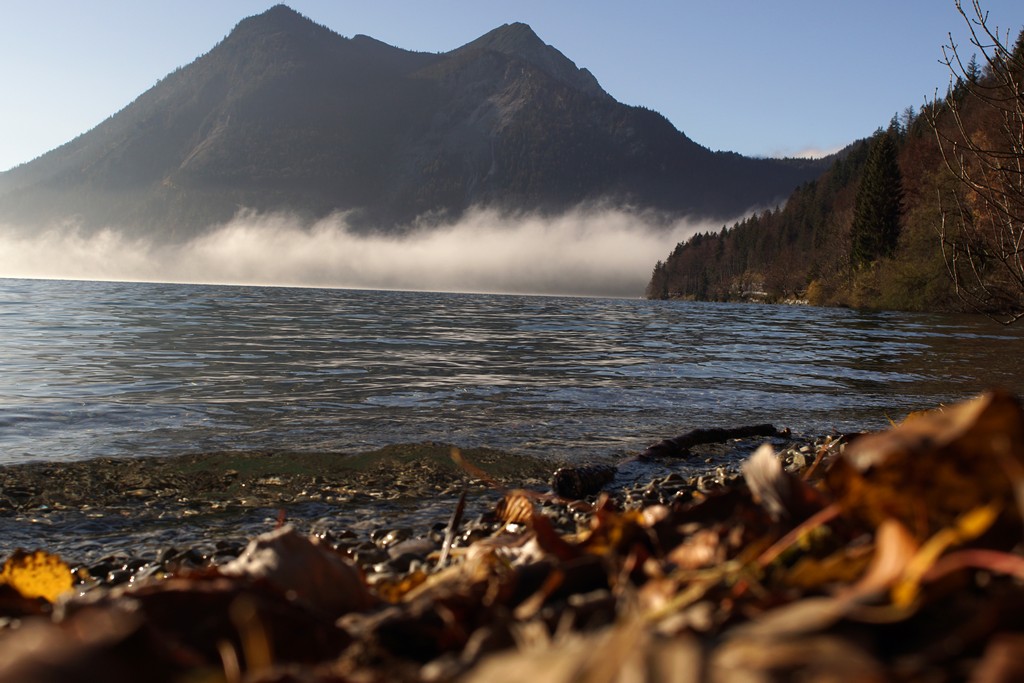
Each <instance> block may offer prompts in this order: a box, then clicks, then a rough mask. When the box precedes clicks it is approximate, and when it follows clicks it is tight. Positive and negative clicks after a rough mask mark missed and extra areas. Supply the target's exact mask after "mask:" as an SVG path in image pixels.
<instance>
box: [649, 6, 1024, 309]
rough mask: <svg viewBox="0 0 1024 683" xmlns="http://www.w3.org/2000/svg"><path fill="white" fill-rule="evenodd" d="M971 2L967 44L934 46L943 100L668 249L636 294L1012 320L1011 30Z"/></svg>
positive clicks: (1016, 206) (1023, 71)
mask: <svg viewBox="0 0 1024 683" xmlns="http://www.w3.org/2000/svg"><path fill="white" fill-rule="evenodd" d="M975 8H976V12H977V16H969V15H968V13H967V12H964V11H963V10H962V14H963V15H964V19H965V20H966V21H967V22H968V26H970V27H971V30H972V35H973V36H974V37H973V40H972V47H973V48H975V49H976V50H977V52H975V53H973V54H965V53H966V52H967V49H966V48H965V47H958V46H955V45H950V46H947V47H946V48H944V54H945V55H946V59H945V61H946V63H947V65H948V66H949V68H950V72H951V74H952V76H953V78H952V79H951V84H950V87H949V89H948V90H947V92H946V94H945V96H943V97H941V98H939V97H937V98H935V99H934V100H932V101H929V102H925V103H924V104H923V106H922V107H921V108H920V110H917V109H915V108H914V107H913V106H908V107H907V108H906V109H905V110H904V111H903V112H901V113H898V114H896V115H894V116H893V118H892V120H891V121H890V122H889V124H888V126H886V127H884V128H879V129H878V130H877V131H876V132H875V134H874V135H873V136H871V137H870V138H868V139H866V140H861V141H858V142H856V143H854V144H852V145H850V146H849V147H848V148H847V149H845V150H844V151H843V152H842V153H841V154H840V155H839V157H838V159H837V160H836V161H835V163H834V164H833V166H832V167H831V168H830V169H829V170H828V171H826V172H825V173H824V175H822V176H821V177H820V178H819V179H817V180H814V181H811V182H808V183H806V184H804V185H802V186H800V187H799V188H797V190H796V191H794V193H793V194H792V195H791V196H790V197H789V199H788V200H787V201H786V203H785V205H784V206H782V207H776V208H774V209H770V210H766V211H763V212H760V213H757V214H754V215H752V216H751V217H749V218H747V219H745V220H743V221H741V222H738V223H736V224H734V225H732V226H731V227H729V226H723V227H722V229H721V230H720V231H718V232H705V233H700V234H696V235H693V236H692V237H691V238H690V239H689V240H687V241H685V242H681V243H679V244H678V245H676V247H675V249H674V250H673V251H672V253H671V254H670V255H669V256H668V258H667V259H666V260H665V261H663V262H659V263H658V264H657V265H656V266H655V267H654V272H653V274H652V277H651V280H650V283H649V285H648V288H647V296H648V297H649V298H677V299H695V300H711V301H762V302H806V303H810V304H814V305H826V306H852V307H857V308H879V309H895V310H916V311H956V310H974V311H979V312H983V313H986V314H988V315H991V316H992V317H995V318H997V319H999V320H1001V321H1002V322H1013V321H1015V320H1017V319H1019V318H1021V317H1024V236H1022V234H1024V89H1022V80H1024V31H1021V33H1020V34H1019V35H1018V36H1017V39H1016V41H1015V42H1012V43H1011V42H1010V41H1009V39H1008V36H1002V37H1001V36H1000V35H998V34H997V33H996V31H995V29H992V28H990V25H989V24H988V22H987V15H985V14H982V13H981V10H980V8H979V7H978V6H977V4H975ZM1011 46H1012V47H1011Z"/></svg>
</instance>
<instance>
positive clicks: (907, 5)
mask: <svg viewBox="0 0 1024 683" xmlns="http://www.w3.org/2000/svg"><path fill="white" fill-rule="evenodd" d="M273 4H274V2H273V1H272V0H262V1H261V0H216V2H210V0H176V2H160V3H156V2H150V1H149V0H144V1H142V2H140V1H139V0H90V1H89V2H84V1H81V0H0V93H2V95H0V97H2V99H0V131H2V134H0V141H2V142H0V169H6V168H9V167H11V166H13V165H16V164H18V163H22V162H25V161H29V160H31V159H32V158H34V157H36V156H38V155H40V154H42V153H44V152H46V151H48V150H50V149H52V148H54V147H56V146H58V145H60V144H62V143H64V142H66V141H68V140H70V139H72V138H73V137H75V136H76V135H78V134H80V133H83V132H85V131H86V130H88V129H89V128H91V127H93V126H95V125H96V124H97V123H99V122H100V121H102V120H103V119H104V118H106V117H107V116H109V115H111V114H113V113H114V112H116V111H117V110H119V109H120V108H122V107H123V106H125V105H126V104H128V103H129V102H130V101H131V100H133V99H134V98H135V97H137V96H138V95H139V94H141V93H142V92H143V91H145V90H146V89H147V88H149V87H150V86H152V85H153V84H154V83H155V82H156V81H157V80H159V79H160V78H162V77H163V76H164V75H166V74H167V73H168V72H170V71H172V70H174V69H175V68H176V67H178V66H183V65H185V64H187V63H189V62H191V61H192V60H194V59H195V58H197V57H198V56H199V55H201V54H202V53H204V52H206V51H208V50H209V49H210V48H212V47H213V46H214V45H215V44H216V43H217V42H218V41H219V40H221V39H222V38H223V37H224V36H225V35H226V34H227V33H229V32H230V31H231V29H232V27H233V26H234V25H235V24H236V23H237V22H238V21H239V20H241V19H242V18H244V17H246V16H250V15H252V14H257V13H259V12H262V11H264V10H265V9H267V8H268V7H270V6H271V5H273ZM288 4H290V6H291V7H293V8H294V9H296V10H298V11H299V12H302V13H303V14H305V15H306V16H308V17H310V18H312V19H314V20H315V21H317V22H318V23H321V24H324V25H326V26H328V27H329V28H331V29H333V30H335V31H337V32H338V33H340V34H341V35H343V36H352V35H355V34H358V33H363V34H367V35H370V36H373V37H374V38H377V39H379V40H383V41H384V42H387V43H390V44H392V45H396V46H399V47H403V48H407V49H415V50H423V51H430V52H441V51H447V50H450V49H453V48H455V47H458V46H459V45H462V44H464V43H466V42H469V41H470V40H472V39H474V38H476V37H478V36H479V35H481V34H483V33H485V32H487V31H488V30H490V29H492V28H494V27H496V26H499V25H501V24H503V23H507V22H512V21H524V22H526V23H528V24H530V25H531V26H532V27H533V28H534V30H535V31H536V32H537V34H538V35H540V37H541V38H542V39H543V40H544V41H545V42H547V43H550V44H552V45H554V46H555V47H557V48H558V49H559V50H561V51H562V52H563V53H564V54H565V55H566V56H567V57H569V58H570V59H572V60H573V61H574V62H576V64H577V65H578V66H585V67H587V68H588V69H590V71H591V72H593V73H594V75H595V76H596V77H597V79H598V80H599V81H600V82H601V84H602V86H604V88H605V90H607V91H608V92H609V93H611V94H612V95H613V96H614V97H615V98H616V99H618V100H620V101H622V102H625V103H627V104H634V105H643V106H645V107H649V108H651V109H655V110H657V111H659V112H661V113H662V114H664V115H665V116H667V117H668V118H669V120H671V121H672V123H673V124H675V126H676V127H677V128H679V129H680V130H682V131H683V132H685V133H686V134H687V135H688V136H690V137H691V138H692V139H694V140H695V141H697V142H698V143H700V144H702V145H705V146H706V147H710V148H711V149H726V150H732V151H736V152H740V153H742V154H747V155H762V156H764V155H786V154H788V155H795V154H799V153H802V152H806V151H808V150H823V151H830V150H833V149H836V148H838V147H841V146H843V145H845V144H847V143H848V142H850V141H852V140H854V139H856V138H859V137H864V136H866V135H869V134H870V133H871V132H872V131H873V130H874V129H875V128H877V127H879V126H881V125H884V124H886V123H887V122H888V120H889V118H890V117H891V116H892V115H893V114H894V113H896V112H897V111H901V110H903V109H904V108H905V107H906V106H908V105H914V106H915V107H919V106H920V104H921V103H922V102H923V101H924V99H925V98H926V97H929V96H931V95H932V94H933V93H934V92H935V89H936V88H940V89H943V88H944V87H945V85H946V83H947V82H948V74H947V72H946V71H945V68H944V67H943V66H941V65H940V64H939V63H938V60H939V58H940V57H941V56H942V53H941V47H942V45H943V44H944V43H946V42H947V41H948V37H947V33H948V32H950V31H952V32H953V33H954V37H955V38H956V39H957V40H961V41H963V42H964V43H966V40H965V39H964V38H963V35H964V28H965V27H964V23H963V20H962V19H961V18H960V17H959V15H958V14H957V12H956V9H955V6H954V3H953V0H772V1H771V2H766V1H765V0H700V1H699V2H697V1H691V0H653V1H648V2H637V3H630V4H628V5H627V3H624V2H621V0H617V1H616V2H611V1H608V0H518V1H517V2H496V1H493V0H475V1H471V0H433V1H432V2H424V1H422V0H415V1H413V0H373V2H368V1H367V0H358V1H357V2H356V1H349V0H292V1H291V2H290V3H288ZM984 8H985V9H987V10H988V11H989V13H990V20H991V23H992V24H993V25H998V26H999V27H1000V28H1004V29H1005V28H1009V29H1011V31H1012V34H1013V37H1015V36H1016V33H1017V31H1018V30H1019V28H1020V27H1021V26H1022V25H1024V3H1021V2H1020V0H987V1H986V2H984Z"/></svg>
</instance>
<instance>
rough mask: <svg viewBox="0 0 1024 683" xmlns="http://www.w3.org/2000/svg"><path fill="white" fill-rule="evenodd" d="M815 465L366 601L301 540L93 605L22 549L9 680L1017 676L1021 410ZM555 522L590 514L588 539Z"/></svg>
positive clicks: (486, 553)
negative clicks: (572, 525) (574, 526)
mask: <svg viewBox="0 0 1024 683" xmlns="http://www.w3.org/2000/svg"><path fill="white" fill-rule="evenodd" d="M812 455H813V456H815V457H814V458H813V462H811V463H809V464H808V466H806V467H804V468H802V469H790V470H787V469H786V468H784V467H783V465H782V461H781V460H780V459H779V458H778V457H777V455H776V454H775V452H774V451H773V449H772V447H771V446H769V445H765V446H763V447H762V448H761V449H760V450H758V451H757V452H756V453H755V454H754V455H753V456H752V457H751V458H749V460H748V461H746V462H745V463H744V465H743V467H742V477H741V478H740V479H738V480H736V482H735V483H733V484H731V485H727V486H724V487H722V488H720V489H716V490H713V491H710V492H708V493H705V494H697V495H695V496H692V497H688V500H687V502H682V501H680V502H674V503H671V504H667V505H648V506H644V507H639V508H625V509H623V508H621V507H619V506H617V505H616V504H615V503H614V502H613V500H614V499H613V497H609V496H608V495H606V494H602V495H601V497H599V498H597V499H596V500H593V499H592V500H591V501H590V502H585V501H576V502H570V501H564V500H563V501H558V500H552V498H551V494H549V493H544V492H529V491H523V492H509V493H508V494H507V495H506V497H505V499H504V500H503V501H502V503H501V504H500V505H499V509H498V510H497V511H496V512H497V514H498V515H499V517H500V519H501V520H503V521H502V524H503V526H500V528H499V530H498V531H497V532H495V533H494V534H493V535H491V536H490V537H487V538H484V539H481V540H478V541H476V542H475V543H473V544H472V545H470V546H468V547H465V548H455V549H452V550H451V551H450V559H446V560H444V561H442V562H439V563H437V565H436V566H435V567H434V568H433V569H431V570H424V569H423V568H419V569H416V570H413V571H410V573H409V574H407V575H406V576H404V577H402V578H400V579H399V580H394V581H389V582H382V583H377V584H374V585H369V584H367V582H366V580H365V579H364V578H363V576H362V575H361V574H360V572H359V571H358V569H356V567H355V566H354V565H352V564H351V563H350V562H349V561H348V560H347V559H346V558H344V557H342V556H341V555H340V554H339V553H338V552H337V551H335V550H333V549H332V548H331V547H330V546H328V545H326V544H324V543H323V542H321V541H319V540H318V539H316V538H309V537H306V536H305V535H303V534H301V533H299V532H298V531H296V530H294V529H291V528H289V527H282V528H280V529H277V530H275V531H272V532H269V533H268V534H265V535H264V536H261V537H259V538H257V539H255V540H254V541H253V542H252V543H251V544H250V546H249V548H248V549H247V550H246V552H245V553H243V554H242V555H241V556H240V557H239V558H238V559H236V560H234V561H232V562H231V563H229V564H227V565H225V566H222V567H220V568H216V569H208V570H201V571H197V570H192V571H184V570H183V571H181V572H179V573H172V574H168V575H162V576H152V577H149V578H148V579H146V580H143V581H140V582H138V583H136V584H129V585H126V586H121V587H117V588H112V589H93V590H91V591H85V592H84V594H82V595H77V594H76V591H75V590H70V591H68V590H66V589H67V588H68V587H69V586H70V585H71V582H70V580H69V579H68V569H67V567H66V565H63V564H62V563H60V561H59V560H57V559H56V558H53V557H51V556H48V555H46V554H45V553H33V554H21V555H19V556H17V557H15V558H12V559H11V560H9V561H8V565H7V566H5V568H4V570H3V573H2V576H3V580H4V582H5V583H6V584H7V588H6V591H7V592H6V593H4V592H3V591H0V597H2V600H0V610H3V612H4V614H5V615H6V616H7V622H6V623H7V624H8V627H7V628H6V629H5V630H4V631H3V632H0V680H3V681H23V680H32V681H86V680H96V679H97V678H98V679H100V680H104V681H110V682H117V681H129V680H150V681H182V680H189V681H353V680H355V681H383V680H399V681H403V680H404V681H427V680H429V681H437V680H466V681H513V680H536V681H551V682H555V681H557V682H562V681H566V682H567V681H578V680H585V681H615V680H621V681H625V680H676V679H675V678H672V676H684V677H683V678H681V679H679V680H711V681H723V680H737V679H742V680H777V679H778V678H779V677H781V678H792V677H794V676H797V677H804V678H806V679H808V680H851V681H852V680H856V681H864V680H879V681H881V680H923V679H927V680H935V681H944V680H961V679H963V678H966V677H969V676H971V675H974V676H977V677H979V679H982V678H983V679H984V680H1014V679H1015V678H1016V677H1017V676H1019V675H1020V673H1021V672H1022V669H1021V663H1020V662H1021V653H1024V617H1022V614H1024V611H1022V610H1021V607H1022V606H1024V545H1022V541H1024V536H1022V533H1024V525H1022V519H1024V515H1022V510H1024V494H1022V491H1024V410H1022V408H1021V405H1020V403H1019V402H1018V401H1017V400H1016V399H1015V398H1014V397H1012V396H1010V395H1008V394H1006V393H1002V392H993V393H989V394H986V395H984V396H982V397H980V398H978V399H976V400H974V401H971V402H968V403H965V404H962V405H958V406H953V407H948V408H942V409H936V410H934V411H929V412H926V413H923V414H917V415H912V416H911V417H909V418H908V419H907V420H906V421H905V422H904V423H902V424H900V425H899V426H896V427H894V428H892V429H891V430H888V431H885V432H880V433H876V434H869V435H864V436H859V437H858V438H856V439H854V440H852V441H850V442H849V443H847V442H846V441H845V440H844V439H831V440H828V441H826V442H825V443H823V445H822V447H821V448H820V450H819V451H818V452H817V453H815V454H812ZM467 465H468V466H470V467H472V464H469V463H467ZM551 505H571V506H573V509H575V510H577V511H581V512H585V514H584V516H583V517H581V520H582V521H581V524H580V527H579V528H578V530H577V532H576V533H573V534H565V533H563V532H558V531H556V529H555V527H554V526H553V525H552V523H551V521H550V519H549V517H548V516H547V515H546V514H545V510H547V509H548V508H549V507H550V506H551ZM14 626H17V628H14ZM684 674H685V675H684Z"/></svg>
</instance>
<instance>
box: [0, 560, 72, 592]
mask: <svg viewBox="0 0 1024 683" xmlns="http://www.w3.org/2000/svg"><path fill="white" fill-rule="evenodd" d="M0 582H3V583H6V584H7V585H9V586H12V587H13V588H15V589H16V590H17V591H18V592H19V593H21V595H22V596H24V597H26V598H43V599H44V600H47V601H49V602H54V601H55V600H56V599H57V598H58V597H60V595H62V594H63V593H66V592H67V591H69V590H71V569H70V568H69V567H68V565H67V564H65V562H64V560H62V559H60V558H59V557H57V556H56V555H51V554H50V553H47V552H45V551H43V550H36V551H35V552H33V553H28V552H25V551H23V550H17V551H15V552H14V554H13V555H11V556H10V557H8V558H7V561H6V562H4V566H3V570H0Z"/></svg>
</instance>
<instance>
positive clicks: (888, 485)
mask: <svg viewBox="0 0 1024 683" xmlns="http://www.w3.org/2000/svg"><path fill="white" fill-rule="evenodd" d="M1008 463H1013V464H1015V465H1017V466H1018V469H1019V466H1020V465H1024V410H1022V409H1021V406H1020V403H1019V402H1018V401H1017V400H1016V399H1015V398H1014V397H1013V396H1011V395H1010V394H1008V393H1005V392H1001V391H995V392H990V393H988V394H985V395H983V396H981V397H980V398H977V399H975V400H973V401H970V402H967V403H963V404H960V405H957V406H953V407H950V408H947V409H945V410H943V411H934V412H930V413H927V414H924V415H921V416H919V417H916V418H915V419H913V420H910V421H908V422H905V423H904V424H901V425H899V426H897V427H895V428H893V429H890V430H888V431H885V432H881V433H878V434H869V435H866V436H863V437H861V438H859V439H857V440H856V441H854V442H853V443H852V444H850V445H849V446H848V447H847V449H846V452H845V453H844V454H843V456H842V457H840V458H837V459H836V461H835V462H834V463H833V466H832V467H831V468H830V470H829V471H828V473H827V475H826V484H827V486H828V489H829V490H830V491H831V492H832V493H834V494H835V496H836V497H837V498H838V499H839V501H840V502H841V504H842V505H843V507H844V509H845V510H846V511H848V512H849V513H851V514H852V515H854V516H856V517H858V518H859V519H861V520H862V521H864V522H866V523H867V524H869V525H872V526H874V527H877V526H878V525H880V524H881V523H882V522H883V521H884V520H886V519H890V518H894V519H897V520H899V521H900V522H901V523H902V524H904V525H905V526H906V528H907V529H909V530H910V531H911V533H912V534H913V535H914V536H915V537H916V538H918V539H924V538H928V537H929V536H931V535H932V534H934V533H936V532H937V531H939V530H940V529H943V528H945V527H948V526H950V525H951V524H954V523H955V520H956V519H957V518H958V517H959V516H960V515H962V514H964V513H966V512H968V511H969V510H972V509H974V508H977V507H979V506H982V505H986V504H988V503H989V502H996V503H999V504H1001V505H1003V507H1004V509H1007V510H1009V509H1016V507H1015V505H1016V500H1015V495H1014V481H1013V479H1012V478H1011V476H1010V473H1009V471H1010V469H1009V467H1008Z"/></svg>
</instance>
